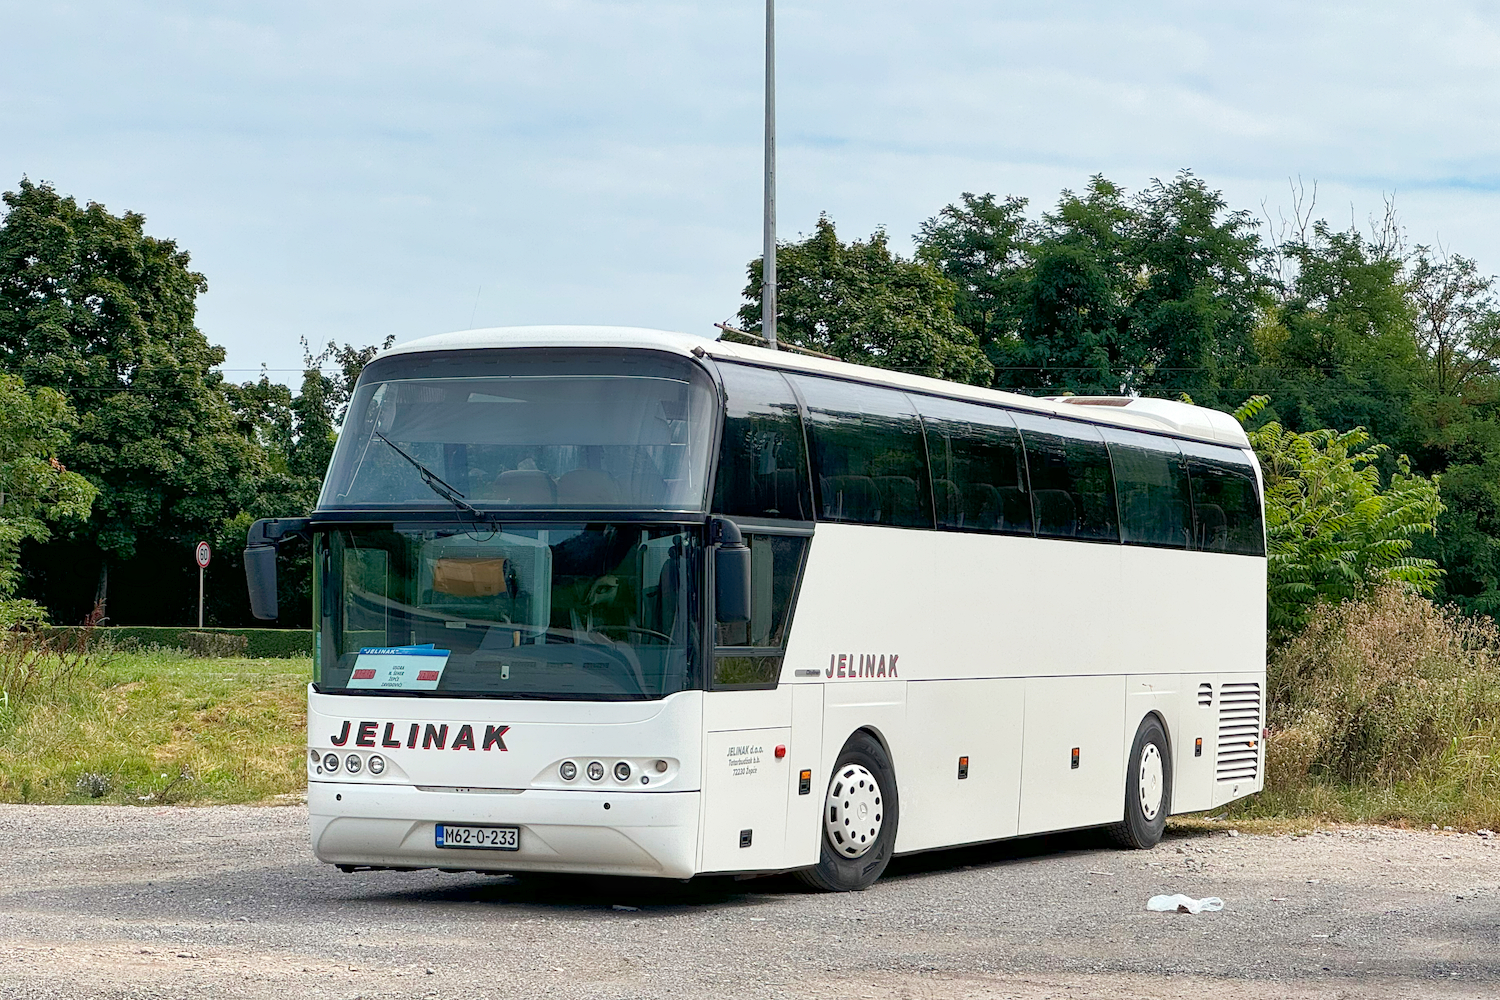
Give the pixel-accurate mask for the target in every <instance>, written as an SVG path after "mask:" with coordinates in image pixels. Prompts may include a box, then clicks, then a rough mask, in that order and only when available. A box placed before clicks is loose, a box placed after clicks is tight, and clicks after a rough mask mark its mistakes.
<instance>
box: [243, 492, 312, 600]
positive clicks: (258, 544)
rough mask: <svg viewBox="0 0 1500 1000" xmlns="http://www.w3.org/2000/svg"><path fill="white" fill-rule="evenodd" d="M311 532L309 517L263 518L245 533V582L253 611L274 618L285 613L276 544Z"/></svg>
mask: <svg viewBox="0 0 1500 1000" xmlns="http://www.w3.org/2000/svg"><path fill="white" fill-rule="evenodd" d="M306 531H307V518H305V517H282V518H275V517H263V518H261V519H260V520H259V521H256V522H255V523H254V524H252V525H251V526H250V531H249V533H248V534H247V535H246V536H245V585H246V587H247V588H249V591H250V613H251V614H253V615H254V616H255V617H257V618H259V619H261V620H263V621H273V620H275V619H276V618H277V617H278V616H279V615H280V613H281V608H280V607H279V606H278V602H277V599H276V546H277V545H278V544H280V543H281V541H282V540H283V539H285V538H287V537H288V536H291V535H300V534H303V533H305V532H306Z"/></svg>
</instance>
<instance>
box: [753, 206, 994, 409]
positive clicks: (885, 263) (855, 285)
mask: <svg viewBox="0 0 1500 1000" xmlns="http://www.w3.org/2000/svg"><path fill="white" fill-rule="evenodd" d="M749 272H750V280H749V284H748V285H747V286H746V288H745V298H746V299H747V301H746V303H745V305H743V306H742V307H741V308H740V311H739V318H740V322H741V324H742V325H743V326H744V327H745V328H746V329H748V330H752V331H758V330H759V329H760V322H761V304H760V287H761V281H762V261H761V260H760V259H758V258H757V259H756V260H754V261H752V262H751V263H750V267H749ZM956 292H957V290H956V288H955V286H954V284H953V282H952V281H950V280H949V279H947V278H945V277H944V276H943V275H942V273H941V272H940V271H939V270H938V269H937V268H935V267H933V266H932V265H930V264H926V263H923V262H921V261H917V260H904V259H902V258H901V257H900V256H898V255H896V254H893V253H892V252H891V250H890V247H889V246H888V245H887V240H886V235H885V233H884V231H880V230H877V231H876V232H875V234H874V235H873V236H871V237H870V239H869V240H868V241H860V240H855V241H853V242H851V243H847V244H846V243H843V242H842V241H840V240H839V238H838V234H837V233H836V232H835V231H834V225H833V222H832V221H831V220H830V219H829V218H828V217H827V216H820V217H819V218H818V225H817V229H816V230H815V231H814V232H813V234H812V235H811V236H809V237H808V238H807V239H806V240H804V241H803V242H801V243H787V244H784V245H782V246H780V247H778V248H777V251H776V296H777V298H776V305H777V321H776V322H777V333H778V336H779V337H780V338H781V339H783V340H785V341H786V342H787V343H790V344H796V345H798V346H801V347H808V348H812V349H814V350H819V351H825V352H827V353H829V354H833V355H835V356H837V357H839V358H842V359H844V360H845V361H853V362H855V363H857V364H865V365H876V366H878V367H881V368H894V369H897V370H899V371H904V372H911V373H913V374H916V375H929V376H932V377H934V378H945V379H951V380H954V381H958V382H971V383H975V384H980V385H984V384H988V383H989V381H990V380H991V378H992V375H993V370H992V368H991V366H990V363H989V362H988V361H987V360H986V359H985V356H984V352H983V351H981V350H980V349H979V342H978V338H976V337H975V336H974V334H973V332H972V331H970V330H969V329H968V328H967V327H965V326H964V325H963V324H961V323H959V322H958V320H957V319H956V318H955V317H954V313H953V306H954V299H955V295H956Z"/></svg>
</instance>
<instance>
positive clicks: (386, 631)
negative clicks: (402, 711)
mask: <svg viewBox="0 0 1500 1000" xmlns="http://www.w3.org/2000/svg"><path fill="white" fill-rule="evenodd" d="M698 544H699V543H698V540H697V534H696V533H695V532H689V531H683V530H681V529H680V528H675V527H651V526H642V525H639V524H632V525H579V524H573V525H567V524H547V525H531V526H525V525H504V526H500V527H493V528H492V527H490V526H485V527H483V528H476V527H475V526H473V525H456V524H454V525H445V526H432V525H419V526H406V525H368V526H349V527H346V528H340V529H337V530H331V531H326V532H319V533H318V535H317V536H316V546H317V562H316V565H318V566H319V567H320V568H321V572H320V573H319V580H318V584H317V612H316V613H317V622H318V625H319V628H318V636H317V647H318V648H317V657H316V659H317V662H316V667H315V675H314V683H315V684H316V685H317V689H318V690H319V691H321V692H324V693H328V692H337V693H347V694H372V693H373V694H380V693H388V694H401V695H405V696H412V695H434V696H437V697H497V698H553V699H589V700H602V701H608V700H641V699H648V698H660V697H663V696H665V695H668V694H672V693H674V692H676V691H681V690H684V689H686V688H690V687H693V686H695V685H696V678H697V669H696V666H695V659H696V657H695V654H694V650H695V649H696V648H697V646H696V639H695V632H696V625H695V623H696V621H697V617H698V616H697V614H696V604H697V596H696V595H697V590H696V585H695V583H694V581H695V579H696V574H695V571H694V569H693V567H694V566H695V565H696V553H697V546H698Z"/></svg>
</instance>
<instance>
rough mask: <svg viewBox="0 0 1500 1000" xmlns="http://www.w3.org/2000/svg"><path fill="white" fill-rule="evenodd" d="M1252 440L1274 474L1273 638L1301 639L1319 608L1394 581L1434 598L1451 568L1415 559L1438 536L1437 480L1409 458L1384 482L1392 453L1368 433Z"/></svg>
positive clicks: (1244, 413)
mask: <svg viewBox="0 0 1500 1000" xmlns="http://www.w3.org/2000/svg"><path fill="white" fill-rule="evenodd" d="M1267 402H1268V400H1267V399H1266V397H1264V396H1257V397H1255V398H1253V399H1252V400H1250V401H1249V402H1248V403H1246V404H1245V405H1244V406H1242V407H1241V408H1240V409H1239V410H1237V411H1236V413H1235V415H1236V416H1237V417H1239V418H1240V420H1241V421H1242V422H1248V421H1250V420H1252V419H1253V418H1254V417H1255V416H1256V415H1257V414H1258V413H1259V412H1260V411H1261V410H1262V409H1264V408H1265V405H1266V403H1267ZM1249 436H1250V444H1251V446H1252V447H1254V449H1255V454H1256V456H1257V457H1258V458H1259V459H1260V464H1261V469H1262V472H1263V474H1264V476H1265V499H1266V547H1267V567H1266V570H1267V577H1268V579H1267V595H1266V598H1267V624H1268V625H1269V627H1270V630H1271V633H1272V635H1273V636H1275V637H1278V638H1285V637H1287V636H1290V635H1292V634H1294V633H1295V632H1296V631H1297V630H1299V629H1300V628H1302V626H1303V625H1305V624H1306V621H1307V617H1308V615H1309V614H1311V613H1312V611H1313V609H1314V607H1315V606H1316V605H1317V604H1319V603H1324V604H1328V603H1332V604H1337V603H1340V602H1343V601H1348V600H1352V599H1354V598H1358V597H1363V596H1365V595H1366V594H1369V593H1371V592H1372V591H1374V590H1376V589H1379V588H1380V587H1382V586H1387V585H1390V584H1404V585H1406V587H1408V588H1409V589H1411V590H1413V591H1415V592H1417V593H1420V594H1423V595H1428V594H1431V593H1432V591H1433V589H1434V588H1435V587H1436V586H1437V583H1438V580H1439V579H1440V578H1441V576H1442V570H1441V569H1440V568H1439V567H1438V564H1437V563H1436V562H1435V561H1433V560H1431V559H1423V558H1420V557H1417V556H1414V555H1412V554H1411V553H1412V546H1413V544H1414V540H1415V539H1416V538H1417V537H1418V536H1419V535H1423V534H1427V535H1431V534H1434V533H1435V532H1436V527H1435V522H1436V520H1437V517H1438V514H1439V513H1440V512H1441V511H1442V509H1443V505H1442V501H1441V500H1439V499H1438V485H1437V483H1436V482H1434V481H1433V480H1431V479H1428V478H1426V477H1424V476H1420V475H1417V474H1415V473H1413V472H1412V471H1411V463H1410V462H1409V461H1408V460H1407V458H1406V457H1405V456H1401V457H1400V458H1398V459H1397V461H1396V468H1395V471H1394V472H1393V473H1392V474H1391V476H1390V478H1389V480H1388V481H1386V482H1385V483H1384V484H1382V482H1381V476H1380V472H1379V470H1378V468H1377V463H1378V462H1379V461H1380V459H1382V458H1383V457H1384V456H1385V455H1386V454H1387V452H1388V449H1387V448H1386V447H1385V446H1384V445H1379V444H1372V443H1371V441H1370V435H1369V434H1368V433H1366V432H1365V431H1364V430H1363V429H1360V428H1355V429H1354V430H1352V431H1344V432H1343V433H1339V432H1338V431H1332V430H1326V429H1325V430H1316V431H1308V432H1306V433H1303V434H1299V433H1297V432H1296V431H1288V430H1286V429H1285V428H1283V427H1282V426H1281V425H1280V424H1278V423H1276V422H1275V421H1271V422H1270V423H1267V424H1263V425H1262V426H1260V427H1257V428H1254V429H1252V430H1251V431H1250V433H1249Z"/></svg>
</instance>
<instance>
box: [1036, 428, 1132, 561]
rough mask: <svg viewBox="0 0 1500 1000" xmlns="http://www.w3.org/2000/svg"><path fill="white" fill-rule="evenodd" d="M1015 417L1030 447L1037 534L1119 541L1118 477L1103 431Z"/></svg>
mask: <svg viewBox="0 0 1500 1000" xmlns="http://www.w3.org/2000/svg"><path fill="white" fill-rule="evenodd" d="M1012 416H1013V417H1014V418H1015V421H1016V425H1017V426H1018V427H1020V429H1021V439H1022V440H1023V441H1024V442H1025V443H1026V467H1027V469H1028V470H1029V471H1030V474H1031V509H1032V516H1033V517H1034V518H1035V520H1036V533H1037V535H1038V536H1040V537H1044V538H1082V539H1086V540H1089V541H1100V542H1102V541H1109V542H1118V541H1119V540H1120V530H1119V526H1118V519H1117V517H1116V515H1115V484H1114V477H1113V476H1112V475H1111V473H1110V467H1109V451H1108V450H1107V449H1106V448H1105V446H1104V438H1103V437H1101V436H1100V434H1099V431H1098V429H1097V428H1095V427H1093V426H1092V425H1090V424H1080V423H1074V422H1073V421H1071V420H1058V419H1056V418H1053V417H1044V416H1040V415H1038V414H1034V413H1024V412H1021V411H1019V410H1018V411H1015V412H1014V413H1013V414H1012Z"/></svg>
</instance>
